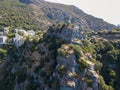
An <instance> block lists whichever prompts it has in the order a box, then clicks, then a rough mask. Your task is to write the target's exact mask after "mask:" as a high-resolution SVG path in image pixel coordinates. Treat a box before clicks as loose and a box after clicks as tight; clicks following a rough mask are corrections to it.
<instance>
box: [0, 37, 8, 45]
mask: <svg viewBox="0 0 120 90" xmlns="http://www.w3.org/2000/svg"><path fill="white" fill-rule="evenodd" d="M6 42H7V37H6V36H0V44H5V43H6Z"/></svg>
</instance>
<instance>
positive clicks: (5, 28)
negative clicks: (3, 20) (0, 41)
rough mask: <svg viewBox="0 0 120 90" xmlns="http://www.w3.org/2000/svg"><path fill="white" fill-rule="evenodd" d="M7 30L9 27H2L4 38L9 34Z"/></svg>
mask: <svg viewBox="0 0 120 90" xmlns="http://www.w3.org/2000/svg"><path fill="white" fill-rule="evenodd" d="M9 28H10V27H4V28H3V35H4V36H6V35H7V34H8V33H9Z"/></svg>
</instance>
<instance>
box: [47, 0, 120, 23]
mask: <svg viewBox="0 0 120 90" xmlns="http://www.w3.org/2000/svg"><path fill="white" fill-rule="evenodd" d="M46 1H51V2H57V3H64V4H68V5H75V6H77V7H79V8H80V9H82V10H83V11H84V12H86V13H88V14H91V15H93V16H95V17H99V18H103V19H104V20H105V21H107V22H109V23H112V24H115V25H117V24H120V0H46Z"/></svg>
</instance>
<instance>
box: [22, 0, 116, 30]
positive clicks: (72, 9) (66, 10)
mask: <svg viewBox="0 0 120 90" xmlns="http://www.w3.org/2000/svg"><path fill="white" fill-rule="evenodd" d="M20 1H21V2H22V3H26V2H27V3H26V4H33V5H35V6H36V7H37V8H39V9H38V10H42V11H43V12H44V15H45V16H46V17H47V18H48V19H49V20H50V21H52V22H57V23H59V22H63V23H64V22H66V21H67V20H69V19H71V22H72V23H78V24H79V25H80V26H81V27H82V29H93V30H102V29H107V30H111V29H115V28H116V26H115V25H113V24H109V23H107V22H105V21H104V20H103V19H100V18H96V17H93V16H92V15H89V14H86V13H85V12H83V11H82V10H80V9H79V8H77V7H76V6H73V5H64V4H59V3H51V2H48V1H44V0H20Z"/></svg>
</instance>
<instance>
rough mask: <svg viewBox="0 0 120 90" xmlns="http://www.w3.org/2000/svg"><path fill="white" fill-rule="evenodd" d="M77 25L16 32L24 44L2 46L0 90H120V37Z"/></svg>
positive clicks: (0, 54)
mask: <svg viewBox="0 0 120 90" xmlns="http://www.w3.org/2000/svg"><path fill="white" fill-rule="evenodd" d="M74 27H76V25H74V24H73V25H71V24H69V25H66V24H63V25H61V24H58V25H54V26H51V27H49V29H48V30H47V31H46V32H45V31H36V33H35V35H33V36H24V35H23V34H21V33H20V31H19V32H18V33H16V35H18V34H20V36H21V35H23V37H24V43H22V44H20V45H19V46H17V45H16V44H15V43H14V44H7V45H6V44H5V45H2V46H1V48H0V90H45V89H46V90H89V89H90V90H120V89H119V88H120V86H119V84H120V82H119V80H120V72H119V71H120V67H119V65H120V60H119V58H120V40H119V39H114V40H112V41H111V40H108V39H105V38H102V37H101V36H102V34H103V35H104V32H103V33H102V32H99V33H100V35H99V33H98V34H96V32H93V31H85V32H83V31H81V30H80V29H79V28H77V29H76V28H74ZM21 31H23V30H21ZM105 35H107V34H105ZM21 37H22V36H21ZM8 38H9V39H11V38H14V36H12V37H8ZM21 40H23V38H22V39H21ZM21 40H20V42H21ZM18 41H19V39H18ZM15 42H17V41H15Z"/></svg>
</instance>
